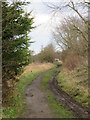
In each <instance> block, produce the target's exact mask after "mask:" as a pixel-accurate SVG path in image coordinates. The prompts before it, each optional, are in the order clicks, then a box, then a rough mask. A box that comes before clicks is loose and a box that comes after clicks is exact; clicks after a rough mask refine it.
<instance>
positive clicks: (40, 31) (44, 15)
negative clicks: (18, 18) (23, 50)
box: [25, 0, 76, 54]
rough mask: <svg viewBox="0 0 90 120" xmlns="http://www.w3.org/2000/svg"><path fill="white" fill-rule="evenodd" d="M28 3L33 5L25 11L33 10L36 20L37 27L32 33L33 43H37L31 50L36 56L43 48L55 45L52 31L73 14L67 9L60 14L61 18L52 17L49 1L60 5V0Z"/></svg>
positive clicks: (34, 0)
mask: <svg viewBox="0 0 90 120" xmlns="http://www.w3.org/2000/svg"><path fill="white" fill-rule="evenodd" d="M26 1H30V2H31V4H30V5H28V6H27V7H26V8H25V10H26V11H27V12H29V11H31V10H33V16H34V18H35V19H34V25H35V26H37V27H36V28H35V29H34V30H33V31H32V32H31V33H30V37H31V38H32V41H35V42H34V43H33V44H31V46H30V50H33V51H34V52H35V54H37V53H39V52H40V50H41V48H42V47H45V46H46V45H48V44H49V43H53V44H54V45H55V42H54V40H53V38H52V34H51V32H52V29H53V27H54V26H55V25H56V24H57V23H58V21H62V19H63V18H64V17H65V16H66V15H68V14H71V12H70V11H69V10H67V9H66V10H65V11H63V12H62V13H60V15H59V17H54V16H52V13H51V9H50V8H49V7H47V5H46V3H47V2H48V1H49V2H50V3H54V4H58V2H59V3H60V0H26ZM61 1H62V0H61ZM64 1H69V0H63V1H62V2H63V3H64ZM74 1H76V0H74ZM53 25H54V26H53Z"/></svg>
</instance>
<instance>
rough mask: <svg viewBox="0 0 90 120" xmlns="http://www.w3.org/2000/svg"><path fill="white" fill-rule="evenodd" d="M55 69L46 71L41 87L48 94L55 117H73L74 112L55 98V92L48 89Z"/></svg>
mask: <svg viewBox="0 0 90 120" xmlns="http://www.w3.org/2000/svg"><path fill="white" fill-rule="evenodd" d="M55 71H56V70H55V69H54V70H52V71H50V72H49V73H46V74H45V75H44V76H43V79H42V85H41V88H42V89H43V90H44V91H45V92H46V94H47V101H48V105H49V107H50V108H51V110H52V112H53V116H54V117H56V118H73V114H72V112H71V111H69V110H67V109H66V108H64V106H63V105H61V104H60V102H58V101H57V100H56V99H55V96H54V94H53V93H52V92H51V91H50V90H49V89H48V82H49V80H50V79H51V77H52V76H53V74H54V72H55Z"/></svg>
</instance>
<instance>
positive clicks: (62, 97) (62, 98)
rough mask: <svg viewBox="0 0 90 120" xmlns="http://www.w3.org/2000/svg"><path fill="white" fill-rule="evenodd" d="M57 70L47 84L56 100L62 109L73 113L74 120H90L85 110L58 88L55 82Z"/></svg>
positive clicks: (89, 115)
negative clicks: (81, 119) (62, 106)
mask: <svg viewBox="0 0 90 120" xmlns="http://www.w3.org/2000/svg"><path fill="white" fill-rule="evenodd" d="M59 72H60V71H59V70H57V72H56V73H54V75H53V77H52V78H51V80H50V83H49V89H50V90H51V91H53V93H54V94H55V96H56V98H57V100H58V101H59V102H60V103H62V104H63V105H64V107H66V108H68V109H69V110H71V111H72V112H73V115H74V116H75V118H90V114H89V112H88V109H87V108H84V107H83V106H81V104H79V103H78V102H76V101H75V100H74V99H73V98H72V97H71V96H70V95H69V94H67V93H66V92H64V91H63V90H62V89H61V88H60V86H58V82H57V80H56V76H57V75H58V74H59Z"/></svg>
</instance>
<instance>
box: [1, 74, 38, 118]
mask: <svg viewBox="0 0 90 120" xmlns="http://www.w3.org/2000/svg"><path fill="white" fill-rule="evenodd" d="M39 74H40V72H34V73H30V74H29V75H27V76H24V77H22V78H20V80H19V82H18V84H17V85H16V89H15V91H14V95H13V96H10V97H9V102H11V103H12V106H10V107H3V118H17V117H19V115H20V113H21V111H25V108H26V104H25V95H24V91H25V89H26V86H27V85H28V84H30V83H32V81H33V80H34V79H35V78H36V77H37V76H38V75H39Z"/></svg>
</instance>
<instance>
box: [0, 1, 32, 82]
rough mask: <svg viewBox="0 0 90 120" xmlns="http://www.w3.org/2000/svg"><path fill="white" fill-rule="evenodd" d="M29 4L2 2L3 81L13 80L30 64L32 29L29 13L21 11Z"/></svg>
mask: <svg viewBox="0 0 90 120" xmlns="http://www.w3.org/2000/svg"><path fill="white" fill-rule="evenodd" d="M27 4H29V3H27V2H21V1H16V2H13V3H8V2H7V1H6V2H2V61H3V62H2V72H3V76H2V77H3V81H5V80H10V79H14V78H15V76H16V75H17V74H18V73H19V72H20V71H21V70H22V68H23V67H24V66H25V65H27V64H28V63H29V62H30V51H29V48H28V47H29V46H30V43H31V41H30V39H29V37H28V33H29V32H31V30H32V29H33V28H34V27H33V19H34V18H33V17H32V16H31V13H26V12H25V11H24V9H23V7H24V6H25V5H27Z"/></svg>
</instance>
